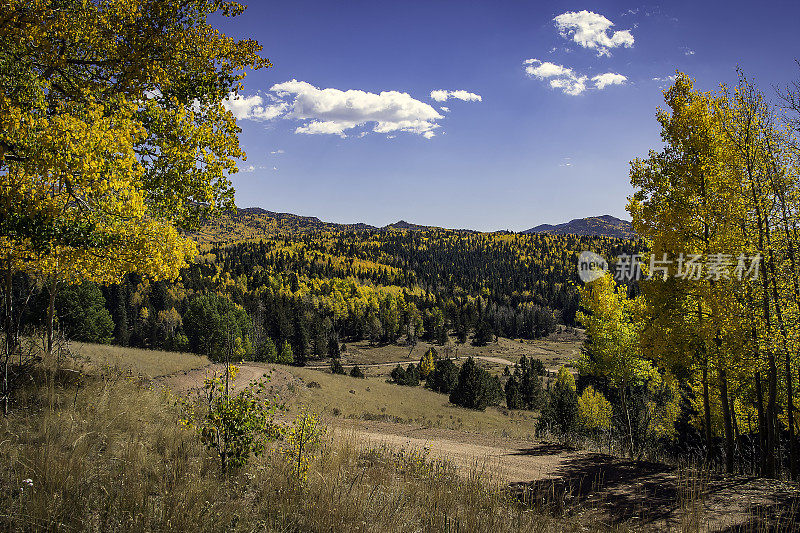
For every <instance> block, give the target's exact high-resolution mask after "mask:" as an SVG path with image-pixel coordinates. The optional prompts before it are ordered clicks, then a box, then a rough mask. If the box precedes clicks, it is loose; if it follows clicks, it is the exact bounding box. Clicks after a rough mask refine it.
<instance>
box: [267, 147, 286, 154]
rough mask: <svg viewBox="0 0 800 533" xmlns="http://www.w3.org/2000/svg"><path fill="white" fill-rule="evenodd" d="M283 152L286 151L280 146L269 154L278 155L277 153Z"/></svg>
mask: <svg viewBox="0 0 800 533" xmlns="http://www.w3.org/2000/svg"><path fill="white" fill-rule="evenodd" d="M284 153H286V152H284V151H283V149H282V148H279V149H277V150H273V151H271V152H270V154H272V155H278V154H284Z"/></svg>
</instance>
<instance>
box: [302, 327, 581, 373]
mask: <svg viewBox="0 0 800 533" xmlns="http://www.w3.org/2000/svg"><path fill="white" fill-rule="evenodd" d="M583 340H584V335H583V331H582V330H580V329H572V330H570V331H567V330H566V328H562V329H561V331H560V332H557V333H554V334H552V335H550V336H549V337H547V338H544V339H536V340H515V339H506V338H503V337H501V338H499V339H498V340H497V342H492V343H489V344H488V345H486V346H474V345H473V344H471V343H469V342H467V343H464V344H459V343H456V342H453V341H454V339H451V341H450V342H449V343H448V344H447V345H445V346H439V345H436V344H430V343H428V342H424V341H420V342H418V343H417V345H416V346H414V348H413V349H411V348H410V347H409V346H403V345H400V344H389V345H372V344H370V343H369V342H368V341H361V342H357V343H351V344H347V350H346V352H345V353H344V354H342V363H343V364H344V365H345V366H348V365H353V364H357V365H359V366H361V367H362V368H364V369H365V373H366V374H367V375H374V376H386V375H388V374H389V373H390V372H391V370H392V368H393V366H394V364H396V363H404V364H405V365H407V364H408V363H415V364H416V363H417V362H418V361H419V360H420V358H421V357H422V355H423V354H424V353H425V352H426V351H427V350H428V349H429V348H431V347H433V348H435V349H436V351H437V352H438V354H439V356H441V357H452V358H466V357H475V358H476V359H478V360H480V361H481V362H482V364H483V366H485V367H487V368H488V369H490V370H494V371H502V370H503V368H505V367H506V366H507V365H509V364H513V363H516V362H517V361H519V359H520V358H521V357H522V356H523V355H524V356H526V357H532V358H534V359H538V360H540V361H542V363H544V366H545V368H547V369H548V370H557V369H558V367H560V366H562V365H565V364H567V365H569V364H571V362H572V361H574V360H575V359H576V358H577V357H578V355H579V354H580V349H581V345H582V344H583ZM317 365H318V364H317V363H310V366H317ZM319 366H322V365H319Z"/></svg>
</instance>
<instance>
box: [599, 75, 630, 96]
mask: <svg viewBox="0 0 800 533" xmlns="http://www.w3.org/2000/svg"><path fill="white" fill-rule="evenodd" d="M592 81H593V82H594V86H595V87H597V88H598V89H600V90H601V91H602V90H603V89H605V88H606V87H607V86H609V85H623V84H624V83H625V82H626V81H628V78H627V77H625V76H623V75H622V74H616V73H614V72H606V73H605V74H598V75H597V76H594V77H593V78H592Z"/></svg>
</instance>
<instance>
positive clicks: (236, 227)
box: [191, 207, 636, 243]
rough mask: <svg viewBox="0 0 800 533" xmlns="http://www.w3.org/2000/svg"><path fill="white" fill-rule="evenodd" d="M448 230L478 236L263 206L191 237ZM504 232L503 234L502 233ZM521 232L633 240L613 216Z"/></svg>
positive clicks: (224, 216)
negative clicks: (345, 220) (349, 220)
mask: <svg viewBox="0 0 800 533" xmlns="http://www.w3.org/2000/svg"><path fill="white" fill-rule="evenodd" d="M430 230H433V231H445V232H456V233H461V232H467V233H477V232H475V231H473V230H449V229H443V228H439V227H436V226H422V225H419V224H412V223H411V222H406V221H405V220H398V221H397V222H395V223H394V224H389V225H386V226H383V227H382V228H378V227H376V226H370V225H369V224H364V223H363V222H358V223H355V224H337V223H335V222H323V221H322V220H320V219H318V218H317V217H306V216H302V215H294V214H292V213H276V212H274V211H267V210H266V209H261V208H260V207H247V208H244V209H236V210H235V211H233V212H229V213H220V214H219V215H218V216H216V217H215V218H213V219H211V220H208V221H206V222H205V223H203V224H202V225H201V226H200V227H199V228H198V229H197V231H195V232H193V233H192V234H191V236H192V237H193V238H194V239H195V240H196V241H198V242H205V243H221V242H224V243H231V242H242V241H251V240H258V239H260V238H265V237H274V236H277V235H297V234H304V233H314V232H338V231H430ZM499 233H503V232H499ZM522 233H550V234H553V235H565V234H575V235H604V236H607V237H619V238H623V239H630V238H634V237H635V236H636V235H635V234H634V233H633V230H632V229H631V224H630V222H626V221H624V220H620V219H618V218H614V217H612V216H611V215H603V216H600V217H590V218H579V219H575V220H571V221H569V222H567V223H565V224H558V225H556V226H553V225H550V224H542V225H541V226H536V227H535V228H531V229H529V230H525V231H523V232H522Z"/></svg>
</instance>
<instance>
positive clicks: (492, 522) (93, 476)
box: [0, 374, 586, 532]
mask: <svg viewBox="0 0 800 533" xmlns="http://www.w3.org/2000/svg"><path fill="white" fill-rule="evenodd" d="M69 375H74V374H69ZM44 381H47V382H48V383H50V385H49V386H47V385H39V386H37V387H32V388H31V389H29V390H28V391H26V393H25V394H24V395H23V397H22V398H21V402H20V404H18V406H17V408H16V410H15V411H14V413H13V414H12V416H10V417H9V418H7V419H4V420H3V421H2V426H0V442H2V446H0V465H2V466H0V529H2V530H9V531H34V530H52V531H104V532H111V531H133V532H136V531H153V530H164V531H222V530H225V531H388V532H392V531H431V532H433V531H436V532H440V531H464V532H470V531H493V532H505V531H509V532H510V531H514V532H517V531H530V530H549V531H577V530H579V529H580V530H583V531H585V530H586V528H582V527H579V524H577V523H575V522H574V521H572V520H567V519H558V520H556V519H554V518H550V517H547V516H545V515H542V514H537V513H533V512H530V511H529V510H526V509H525V508H523V507H521V506H519V505H517V504H516V503H514V502H513V501H512V500H510V499H509V497H508V496H507V495H506V493H505V491H503V490H500V487H499V486H497V485H495V484H493V483H492V482H491V480H487V479H485V478H484V477H483V476H481V474H480V472H479V471H473V472H471V473H470V474H469V475H468V476H466V478H464V477H462V476H458V475H456V474H455V470H454V469H453V468H452V467H451V466H450V465H449V464H447V463H445V462H436V461H431V460H428V459H427V458H426V457H424V456H422V455H420V454H418V453H414V452H411V451H409V452H400V453H398V452H391V451H389V450H387V449H369V448H365V447H363V446H362V445H359V444H357V443H352V442H338V443H334V442H333V441H331V440H327V441H326V444H325V445H324V446H323V448H322V450H321V451H320V452H319V453H318V454H317V457H316V459H315V461H314V462H313V464H312V470H311V472H310V475H309V482H308V484H307V485H306V486H299V485H297V484H296V483H294V482H293V481H292V480H291V477H290V475H289V473H288V471H287V467H286V465H285V460H284V458H283V456H282V454H281V453H279V449H278V447H279V446H280V445H276V446H275V447H273V448H270V449H269V450H267V452H266V453H265V455H264V456H262V457H260V458H258V459H257V460H255V461H253V462H252V463H251V464H250V465H249V466H248V467H246V468H245V469H244V470H242V471H241V472H239V473H237V474H236V475H234V476H232V477H230V478H227V479H223V478H221V477H220V475H219V472H218V469H217V467H216V464H215V463H214V462H213V461H212V460H211V459H210V458H209V457H208V455H207V453H206V451H205V450H204V449H203V448H202V446H201V445H200V443H199V442H198V440H197V439H196V437H195V435H194V434H193V433H191V432H189V431H186V430H183V429H181V428H179V426H178V424H177V423H176V419H177V418H178V416H179V412H178V408H177V407H176V406H175V404H174V402H173V400H172V398H171V397H170V396H169V395H167V394H166V393H163V392H157V391H154V390H151V389H150V388H148V387H147V386H146V385H145V384H144V382H140V381H139V380H135V379H121V378H119V377H117V378H109V377H106V378H93V379H86V378H84V379H82V380H75V379H72V380H66V379H64V380H59V379H56V380H44ZM59 381H60V383H59ZM28 479H29V480H30V483H28V482H26V480H28Z"/></svg>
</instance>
